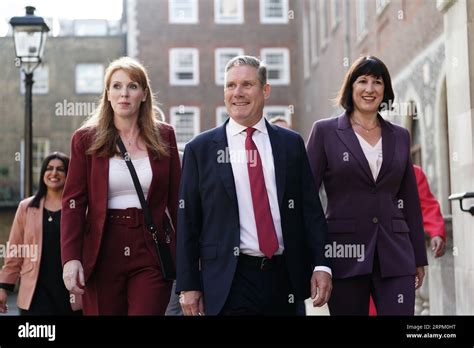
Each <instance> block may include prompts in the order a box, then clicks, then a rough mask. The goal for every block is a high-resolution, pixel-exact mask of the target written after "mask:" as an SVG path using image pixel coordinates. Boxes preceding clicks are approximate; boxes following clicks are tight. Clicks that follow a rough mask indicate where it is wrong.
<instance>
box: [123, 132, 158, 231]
mask: <svg viewBox="0 0 474 348" xmlns="http://www.w3.org/2000/svg"><path fill="white" fill-rule="evenodd" d="M117 145H118V147H119V149H120V152H121V153H122V156H123V158H124V159H125V163H126V164H127V167H128V170H129V171H130V175H131V176H132V180H133V185H134V186H135V190H136V191H137V194H138V199H139V200H140V204H141V206H142V209H143V215H144V216H145V223H146V225H147V228H148V231H149V232H150V233H151V234H152V235H154V234H155V233H156V232H157V229H156V225H155V224H154V222H153V219H152V217H151V212H150V208H149V207H148V203H147V202H146V199H145V195H144V194H143V190H142V186H141V185H140V180H138V176H137V172H136V171H135V167H134V166H133V163H132V159H131V158H130V156H129V154H128V152H127V149H126V148H125V145H124V144H123V141H122V138H120V137H119V138H118V140H117ZM155 237H156V235H155V236H154V238H155Z"/></svg>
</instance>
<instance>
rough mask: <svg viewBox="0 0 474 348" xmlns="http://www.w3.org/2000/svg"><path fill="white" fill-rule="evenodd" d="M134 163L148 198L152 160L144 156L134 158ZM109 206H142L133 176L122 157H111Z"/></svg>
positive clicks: (119, 207) (122, 207)
mask: <svg viewBox="0 0 474 348" xmlns="http://www.w3.org/2000/svg"><path fill="white" fill-rule="evenodd" d="M132 163H133V166H134V167H135V171H136V172H137V176H138V180H139V181H140V185H141V186H142V190H143V194H144V196H145V198H146V197H147V195H148V190H149V189H150V185H151V179H152V177H153V173H152V171H151V164H150V160H149V158H148V157H144V158H139V159H136V160H132ZM107 207H108V209H127V208H139V209H141V208H142V206H141V205H140V200H139V199H138V195H137V191H136V190H135V186H134V185H133V180H132V176H131V175H130V171H129V170H128V167H127V164H126V163H125V161H124V160H123V159H122V158H115V157H111V158H110V159H109V197H108V204H107Z"/></svg>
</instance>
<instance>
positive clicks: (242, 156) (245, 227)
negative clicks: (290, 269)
mask: <svg viewBox="0 0 474 348" xmlns="http://www.w3.org/2000/svg"><path fill="white" fill-rule="evenodd" d="M253 128H255V129H256V131H255V132H254V133H253V136H252V139H253V141H254V143H255V145H256V146H257V149H258V152H259V155H260V158H261V160H262V167H263V177H264V179H265V187H266V189H267V194H268V201H269V203H270V211H271V213H272V219H273V224H274V226H275V230H276V234H277V238H278V250H277V251H276V253H275V255H281V254H282V253H283V250H284V245H283V234H282V230H281V217H280V207H279V204H278V195H277V186H276V179H275V166H274V162H273V151H272V146H271V143H270V137H269V135H268V130H267V127H266V124H265V118H264V117H262V118H261V119H260V121H259V122H258V123H257V124H256V125H254V126H253ZM246 129H247V127H245V126H242V125H240V124H238V123H237V122H235V121H234V120H233V119H232V118H230V119H229V123H228V124H227V127H226V134H227V142H228V144H229V160H230V163H231V166H232V172H233V174H234V182H235V191H236V194H237V203H238V207H239V220H240V221H239V222H240V252H241V253H243V254H247V255H251V256H259V257H263V256H264V255H263V253H262V252H261V251H260V247H259V243H258V236H257V225H256V223H255V214H254V210H253V201H252V192H251V190H250V179H249V172H248V169H247V154H246V152H245V139H246V138H247V133H246V132H245V130H246ZM249 160H250V161H255V159H254V158H253V157H252V155H251V156H250V158H249ZM315 271H325V272H327V273H329V274H331V269H330V268H329V267H325V266H317V267H316V268H315Z"/></svg>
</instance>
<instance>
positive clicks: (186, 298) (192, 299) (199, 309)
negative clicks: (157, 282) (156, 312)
mask: <svg viewBox="0 0 474 348" xmlns="http://www.w3.org/2000/svg"><path fill="white" fill-rule="evenodd" d="M179 303H180V304H181V308H182V309H183V314H184V315H204V298H203V296H202V291H181V294H180V295H179Z"/></svg>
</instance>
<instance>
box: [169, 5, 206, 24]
mask: <svg viewBox="0 0 474 348" xmlns="http://www.w3.org/2000/svg"><path fill="white" fill-rule="evenodd" d="M176 1H179V0H168V23H170V24H198V23H199V3H198V1H197V0H188V1H189V2H190V5H191V12H192V16H191V17H190V18H186V19H183V18H182V17H180V16H175V13H174V10H175V7H176Z"/></svg>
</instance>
